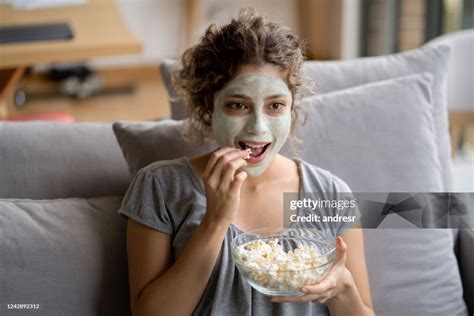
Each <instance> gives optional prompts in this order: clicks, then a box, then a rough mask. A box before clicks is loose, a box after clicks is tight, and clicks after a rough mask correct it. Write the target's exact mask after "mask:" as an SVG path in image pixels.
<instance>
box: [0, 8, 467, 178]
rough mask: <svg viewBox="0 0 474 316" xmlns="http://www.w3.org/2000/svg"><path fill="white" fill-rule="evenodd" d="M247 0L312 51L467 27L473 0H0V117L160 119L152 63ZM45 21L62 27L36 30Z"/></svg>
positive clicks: (397, 44) (462, 108)
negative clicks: (298, 38) (301, 40)
mask: <svg viewBox="0 0 474 316" xmlns="http://www.w3.org/2000/svg"><path fill="white" fill-rule="evenodd" d="M247 6H253V7H256V8H257V9H259V10H260V11H261V12H263V13H265V14H266V15H267V16H268V17H269V18H270V19H271V20H275V21H279V22H281V23H284V24H286V25H288V26H289V27H290V28H292V29H293V30H294V31H295V32H296V33H297V34H298V35H299V36H300V37H301V38H302V39H303V40H304V41H305V42H306V43H307V51H306V55H307V57H308V59H317V60H339V59H352V58H358V57H365V56H377V55H384V54H391V53H396V52H401V51H404V50H409V49H413V48H417V47H420V46H421V45H423V44H424V43H426V42H428V41H430V40H433V39H435V38H438V37H440V36H443V35H444V36H446V35H447V34H450V33H453V32H457V31H459V30H462V29H472V28H474V0H253V1H251V0H241V1H232V0H116V1H113V0H0V27H2V28H1V31H0V88H1V95H0V118H1V119H9V120H30V119H37V118H40V119H51V118H52V119H57V120H65V121H68V120H69V121H106V122H111V121H116V120H156V119H160V118H163V117H167V116H169V114H170V109H169V105H168V96H167V94H166V90H165V88H164V85H163V82H162V79H161V77H160V72H159V64H160V62H161V61H162V60H163V59H165V58H172V59H178V58H179V56H180V54H181V53H182V52H183V51H184V50H185V49H186V48H187V47H189V46H190V45H192V44H193V43H194V42H195V41H197V40H198V39H199V36H200V35H201V34H202V33H203V32H204V30H205V28H206V27H207V26H208V25H209V24H211V23H217V24H223V23H226V22H228V21H229V20H230V19H231V18H232V17H234V16H236V15H237V14H238V12H239V10H240V8H242V7H247ZM52 22H63V25H54V26H50V28H43V29H42V30H38V27H37V26H38V25H44V24H50V23H52ZM12 26H17V27H20V28H21V27H23V26H30V29H21V30H18V28H17V29H13V30H12V29H11V28H10V27H12ZM35 26H36V27H35ZM31 27H33V28H31ZM12 32H13V33H12ZM15 32H16V33H15ZM12 34H13V35H12ZM38 36H39V37H38ZM49 37H51V38H49ZM471 52H472V49H471ZM467 54H468V55H466V56H462V57H461V58H462V59H465V60H461V61H460V64H461V65H467V67H468V69H467V70H466V69H463V71H467V72H468V76H470V77H469V78H470V79H466V78H463V79H462V80H459V82H456V84H455V86H456V89H457V90H456V91H461V93H462V92H463V91H470V92H471V94H470V97H468V98H464V99H462V98H460V97H457V98H456V97H453V98H450V104H448V106H449V111H450V129H451V133H452V137H453V138H452V141H453V155H454V159H455V161H458V162H459V163H463V161H469V163H472V162H474V100H472V91H473V90H474V83H473V81H472V74H473V72H474V71H473V70H474V69H469V67H472V64H473V59H474V56H472V53H467ZM461 68H466V67H461ZM453 94H455V95H459V94H460V93H453ZM53 112H55V113H56V114H53ZM54 115H56V116H54ZM460 170H461V169H460ZM463 170H465V169H463ZM455 172H457V171H456V170H455ZM460 172H464V171H460ZM464 179H467V180H465V181H472V182H474V180H473V179H472V178H471V179H469V178H466V177H464Z"/></svg>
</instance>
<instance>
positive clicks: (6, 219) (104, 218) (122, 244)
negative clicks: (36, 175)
mask: <svg viewBox="0 0 474 316" xmlns="http://www.w3.org/2000/svg"><path fill="white" fill-rule="evenodd" d="M121 199H122V198H121V197H101V198H92V199H81V198H71V199H57V200H38V201H34V200H19V199H0V280H1V282H0V293H1V295H0V314H1V315H4V314H6V315H10V314H9V313H8V311H6V310H5V309H6V308H7V305H6V304H7V303H9V304H14V303H31V304H39V305H40V306H39V310H28V311H27V312H28V314H41V315H130V307H129V288H128V272H127V256H126V220H125V219H124V218H122V217H121V216H118V215H117V210H118V209H119V208H120V203H121ZM10 312H12V313H11V315H14V314H15V315H16V314H18V313H20V314H21V311H19V310H13V311H10ZM25 315H26V314H25Z"/></svg>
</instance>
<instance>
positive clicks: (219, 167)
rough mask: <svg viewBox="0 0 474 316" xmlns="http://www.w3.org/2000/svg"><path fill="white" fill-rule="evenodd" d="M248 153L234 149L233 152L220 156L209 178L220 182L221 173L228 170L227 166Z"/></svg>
mask: <svg viewBox="0 0 474 316" xmlns="http://www.w3.org/2000/svg"><path fill="white" fill-rule="evenodd" d="M247 155H248V153H247V152H246V151H245V150H241V149H237V148H234V150H232V151H229V152H226V153H225V154H224V155H222V156H220V157H219V159H218V160H217V162H216V164H215V166H214V169H213V170H212V172H211V173H210V174H209V178H214V179H218V180H219V182H221V179H222V173H223V171H224V170H225V169H226V168H228V164H229V163H230V162H231V161H232V160H235V159H241V160H244V159H243V158H244V157H246V156H247Z"/></svg>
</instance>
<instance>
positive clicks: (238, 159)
mask: <svg viewBox="0 0 474 316" xmlns="http://www.w3.org/2000/svg"><path fill="white" fill-rule="evenodd" d="M247 155H248V152H247V151H245V150H240V149H237V148H231V147H225V148H221V149H219V150H217V151H215V152H213V153H212V154H211V157H210V158H209V161H208V163H207V166H206V169H205V170H204V173H203V174H202V179H203V182H204V189H205V191H206V200H207V209H206V215H205V219H206V220H208V221H213V222H216V223H219V224H224V225H230V224H231V223H232V221H233V220H234V218H235V215H236V214H237V212H238V210H239V205H240V189H241V187H242V183H243V182H244V181H245V179H246V178H247V173H246V172H244V171H238V170H239V169H240V168H242V167H245V166H246V165H247V161H246V160H245V159H244V157H246V156H247Z"/></svg>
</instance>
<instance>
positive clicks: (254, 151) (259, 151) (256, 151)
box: [239, 142, 271, 158]
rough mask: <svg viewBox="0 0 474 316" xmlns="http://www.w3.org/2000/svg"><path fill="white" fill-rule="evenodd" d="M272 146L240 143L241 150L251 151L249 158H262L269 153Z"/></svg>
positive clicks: (268, 144)
mask: <svg viewBox="0 0 474 316" xmlns="http://www.w3.org/2000/svg"><path fill="white" fill-rule="evenodd" d="M270 144H271V143H266V144H264V143H262V144H251V143H246V142H239V146H240V148H242V149H243V150H246V149H250V150H251V151H250V153H249V156H250V157H253V158H257V157H260V156H262V155H263V154H264V153H265V152H266V151H267V148H268V147H269V146H270Z"/></svg>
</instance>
